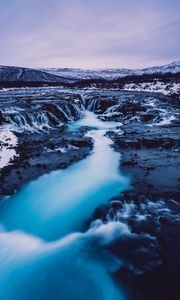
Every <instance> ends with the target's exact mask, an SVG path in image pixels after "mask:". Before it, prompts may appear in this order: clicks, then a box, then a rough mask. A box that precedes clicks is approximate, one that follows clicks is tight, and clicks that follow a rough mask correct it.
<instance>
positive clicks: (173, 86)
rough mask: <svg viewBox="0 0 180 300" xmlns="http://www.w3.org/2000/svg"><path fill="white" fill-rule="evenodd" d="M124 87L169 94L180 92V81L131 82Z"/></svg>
mask: <svg viewBox="0 0 180 300" xmlns="http://www.w3.org/2000/svg"><path fill="white" fill-rule="evenodd" d="M124 89H125V90H128V91H145V92H156V93H162V94H164V95H167V96H169V95H172V94H178V93H180V83H175V82H174V83H171V82H167V83H166V82H162V81H155V82H143V83H129V84H125V85H124Z"/></svg>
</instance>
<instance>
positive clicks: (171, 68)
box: [40, 61, 180, 80]
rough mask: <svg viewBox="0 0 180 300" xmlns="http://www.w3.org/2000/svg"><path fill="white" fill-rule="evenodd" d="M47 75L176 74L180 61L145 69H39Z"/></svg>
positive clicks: (112, 76) (105, 76)
mask: <svg viewBox="0 0 180 300" xmlns="http://www.w3.org/2000/svg"><path fill="white" fill-rule="evenodd" d="M40 71H45V72H47V73H49V74H54V75H56V76H63V77H68V78H76V79H109V80H111V79H116V78H119V77H125V76H130V75H144V74H156V73H161V74H165V73H169V72H170V73H178V72H180V61H177V62H173V63H171V64H168V65H164V66H156V67H150V68H145V69H134V70H133V69H124V68H120V69H119V68H118V69H97V70H96V69H94V70H90V69H71V68H45V69H40Z"/></svg>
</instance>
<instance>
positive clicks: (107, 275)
mask: <svg viewBox="0 0 180 300" xmlns="http://www.w3.org/2000/svg"><path fill="white" fill-rule="evenodd" d="M118 125H119V124H118ZM69 126H70V127H71V130H72V129H73V130H75V131H76V130H79V128H81V127H82V126H88V127H90V128H91V129H90V130H89V131H88V133H87V136H89V137H91V138H93V141H94V148H93V151H92V153H91V154H90V155H89V156H88V157H87V158H85V159H83V160H81V161H80V162H78V163H74V164H73V165H71V166H70V167H68V168H67V169H65V170H58V171H53V172H51V173H49V174H46V175H43V176H41V177H39V178H38V179H36V180H33V181H31V182H29V183H28V184H26V185H24V186H23V187H22V188H21V189H20V191H18V192H17V193H15V194H14V195H13V196H11V197H10V198H8V199H5V200H4V201H3V203H2V204H1V206H0V219H1V227H0V265H1V268H0V299H3V300H24V299H26V300H31V299H38V300H50V299H52V300H56V299H59V300H73V299H77V300H84V299H86V300H92V299H93V300H124V299H127V298H126V296H125V294H124V292H123V289H120V288H119V286H117V285H116V283H115V282H114V281H113V279H112V276H111V273H113V272H115V271H116V270H117V269H118V268H119V267H120V266H121V261H120V259H118V258H116V257H113V256H112V255H111V254H110V252H109V251H108V250H107V245H109V244H110V243H111V242H112V241H113V239H117V238H118V237H119V236H120V235H122V234H123V233H124V232H127V231H128V228H127V227H126V226H125V225H123V224H121V223H118V222H110V223H108V224H102V223H101V222H100V221H99V223H98V222H96V223H95V224H93V225H92V226H91V228H90V229H89V230H87V231H85V229H84V227H85V224H86V222H87V221H88V220H90V218H91V217H92V214H93V212H94V210H95V209H96V208H97V207H98V206H99V205H101V204H103V203H106V202H107V201H108V200H109V199H111V198H112V197H114V196H116V195H119V194H120V193H121V192H122V191H124V190H125V189H127V188H128V186H129V178H127V177H126V176H124V175H123V174H121V173H120V171H119V160H120V155H119V154H118V153H116V152H115V151H114V150H113V149H112V148H111V140H110V138H108V137H107V136H105V133H106V131H108V130H116V127H117V123H115V122H103V121H101V120H99V119H98V118H97V117H96V116H95V115H94V114H93V113H92V112H85V115H84V118H83V119H81V120H80V121H77V122H73V123H71V124H70V125H69ZM84 231H85V232H84Z"/></svg>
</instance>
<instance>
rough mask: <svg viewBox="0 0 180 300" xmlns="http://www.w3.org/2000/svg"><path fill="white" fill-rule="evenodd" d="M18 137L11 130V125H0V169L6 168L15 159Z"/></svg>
mask: <svg viewBox="0 0 180 300" xmlns="http://www.w3.org/2000/svg"><path fill="white" fill-rule="evenodd" d="M17 143H18V139H17V137H16V136H15V134H14V133H13V132H12V131H11V126H9V125H6V126H0V169H2V168H4V167H5V166H7V165H8V164H10V161H11V160H12V159H14V157H15V156H17V154H16V150H15V147H16V146H17Z"/></svg>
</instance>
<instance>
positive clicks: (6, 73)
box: [0, 66, 73, 83]
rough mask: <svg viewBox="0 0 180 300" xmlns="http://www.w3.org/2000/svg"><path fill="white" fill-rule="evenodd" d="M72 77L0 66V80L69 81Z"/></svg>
mask: <svg viewBox="0 0 180 300" xmlns="http://www.w3.org/2000/svg"><path fill="white" fill-rule="evenodd" d="M72 81H73V80H72V78H65V77H64V76H57V75H55V74H51V73H47V72H45V71H41V70H35V69H29V68H21V67H10V66H0V82H16V83H18V82H27V83H28V82H37V83H38V82H41V83H43V82H44V83H46V82H48V83H71V82H72Z"/></svg>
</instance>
